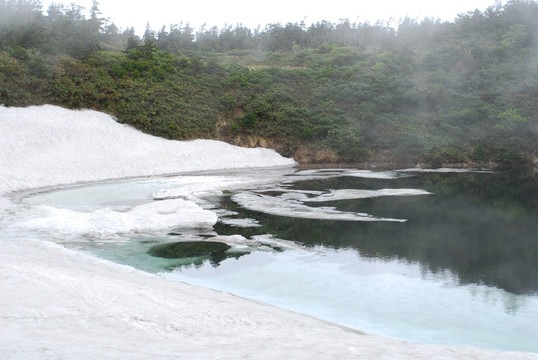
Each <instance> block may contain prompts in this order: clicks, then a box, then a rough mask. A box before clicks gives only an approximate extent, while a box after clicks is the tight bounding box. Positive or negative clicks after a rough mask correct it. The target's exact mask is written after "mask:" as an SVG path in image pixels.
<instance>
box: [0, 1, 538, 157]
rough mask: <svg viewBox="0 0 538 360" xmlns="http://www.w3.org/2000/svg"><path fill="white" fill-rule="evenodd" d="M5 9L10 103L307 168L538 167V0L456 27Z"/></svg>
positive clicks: (3, 85) (22, 5)
mask: <svg viewBox="0 0 538 360" xmlns="http://www.w3.org/2000/svg"><path fill="white" fill-rule="evenodd" d="M84 14H85V10H84V9H83V8H81V7H80V6H77V5H75V4H72V5H70V6H64V5H58V4H53V5H51V6H50V7H49V8H48V9H46V10H44V9H42V6H41V3H40V2H39V1H37V0H0V104H4V105H5V106H28V105H39V104H46V103H48V104H56V105H61V106H64V107H68V108H75V109H78V108H91V109H95V110H99V111H104V112H106V113H109V114H111V115H114V116H115V117H116V118H117V119H118V121H119V122H122V123H127V124H130V125H132V126H134V127H136V128H138V129H140V130H142V131H144V132H147V133H151V134H154V135H158V136H162V137H166V138H170V139H182V140H184V139H193V138H212V139H219V140H225V141H228V142H231V143H235V144H239V145H242V146H266V147H272V148H275V149H277V150H278V151H279V152H280V153H281V154H283V155H285V156H293V157H295V158H296V159H297V160H299V161H300V162H311V163H315V162H318V163H320V162H325V163H327V162H357V163H358V162H371V163H380V164H416V163H419V162H420V163H425V164H430V165H432V166H439V165H441V164H463V163H495V164H511V165H513V164H533V163H536V155H537V148H536V145H537V139H538V3H537V2H535V1H522V0H512V1H508V2H507V3H506V4H504V5H503V4H501V3H500V2H497V3H495V4H494V5H492V6H491V7H489V8H488V9H486V10H484V11H479V10H475V11H471V12H468V13H465V14H461V15H459V16H458V17H457V18H456V19H454V20H453V21H451V22H442V21H439V20H435V19H425V20H421V21H417V20H414V19H409V18H407V19H403V20H402V21H400V23H399V24H398V26H397V27H391V26H389V25H387V24H384V23H376V24H369V23H351V22H350V21H348V20H342V21H340V22H339V23H336V24H335V23H330V22H325V21H324V22H318V23H315V24H312V25H308V26H307V25H305V24H304V23H288V24H269V25H267V26H266V27H265V28H258V29H254V30H252V29H248V28H245V27H243V26H241V25H237V26H229V27H226V28H223V29H217V28H216V27H212V28H206V27H203V28H201V29H193V28H191V27H190V26H189V25H188V24H183V23H180V24H176V25H171V26H168V27H166V26H163V28H162V29H160V30H158V31H155V30H153V29H151V28H149V27H148V28H147V29H146V32H145V34H144V35H143V36H142V37H139V36H137V35H136V34H135V32H134V29H132V28H131V29H126V30H120V29H118V28H117V26H115V25H114V23H112V22H111V21H110V20H109V19H104V18H103V17H102V14H101V12H100V10H99V4H98V2H97V1H94V3H93V6H92V8H91V9H89V12H88V14H89V16H86V15H84Z"/></svg>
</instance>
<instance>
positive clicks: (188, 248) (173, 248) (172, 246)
mask: <svg viewBox="0 0 538 360" xmlns="http://www.w3.org/2000/svg"><path fill="white" fill-rule="evenodd" d="M230 248H231V246H229V245H227V244H225V243H221V242H217V241H181V242H173V243H166V244H160V245H156V246H153V247H152V248H151V249H149V251H148V254H150V255H152V256H157V257H162V258H166V259H177V258H189V257H200V256H207V255H211V256H215V255H218V254H222V253H224V252H225V251H226V250H228V249H230Z"/></svg>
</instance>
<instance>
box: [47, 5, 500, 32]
mask: <svg viewBox="0 0 538 360" xmlns="http://www.w3.org/2000/svg"><path fill="white" fill-rule="evenodd" d="M51 2H55V3H64V4H66V5H68V4H70V3H72V2H74V3H76V4H78V5H81V6H83V7H84V8H85V9H86V10H89V9H90V8H91V4H92V0H54V1H53V0H42V3H43V10H45V11H46V10H47V8H48V6H49V5H50V3H51ZM494 2H495V0H429V1H427V0H352V1H350V0H329V1H325V2H319V1H315V0H271V1H252V0H228V1H223V0H188V1H185V0H152V1H133V0H100V1H99V5H100V6H99V8H100V10H101V12H102V13H103V17H105V18H110V20H112V21H113V22H114V23H115V24H116V25H117V26H118V27H119V28H121V29H125V28H128V27H131V26H133V27H134V28H135V30H136V32H137V33H138V34H139V35H141V34H142V33H143V32H144V30H145V28H146V24H147V23H148V22H149V24H150V26H151V28H152V29H153V30H160V29H161V27H162V25H166V26H167V27H168V26H169V25H170V24H179V23H180V22H183V23H189V24H190V26H191V27H193V28H195V29H199V28H200V27H201V26H202V25H203V24H204V23H205V24H207V28H210V27H212V26H217V27H218V28H219V29H220V28H222V27H224V25H225V24H227V25H233V26H235V25H237V24H243V25H245V26H247V27H248V28H250V29H255V28H256V27H258V25H260V26H261V27H262V28H264V27H265V25H267V24H269V23H281V24H286V23H287V22H297V23H300V22H301V21H302V20H303V19H304V20H305V23H306V24H307V25H309V24H311V23H313V22H314V23H315V22H317V21H321V20H328V21H330V22H333V23H337V22H338V21H339V20H340V19H349V20H350V21H351V22H354V21H357V22H359V23H363V22H370V23H375V22H376V21H377V20H383V21H388V20H390V19H392V20H396V21H397V20H398V19H400V18H404V17H406V16H409V17H411V18H418V19H422V18H424V17H433V18H440V19H441V20H453V19H454V18H455V17H456V16H457V14H459V13H466V12H467V11H473V10H474V9H479V10H481V11H483V10H485V9H486V8H487V7H489V6H491V5H493V4H494ZM505 2H506V1H502V3H505Z"/></svg>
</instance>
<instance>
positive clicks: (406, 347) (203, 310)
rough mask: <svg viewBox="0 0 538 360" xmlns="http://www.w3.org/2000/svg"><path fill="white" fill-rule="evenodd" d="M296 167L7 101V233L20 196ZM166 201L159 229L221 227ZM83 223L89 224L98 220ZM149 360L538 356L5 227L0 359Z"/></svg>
mask: <svg viewBox="0 0 538 360" xmlns="http://www.w3.org/2000/svg"><path fill="white" fill-rule="evenodd" d="M292 165H294V162H293V161H292V160H290V159H284V158H282V157H280V156H279V155H278V154H276V153H275V152H273V151H270V150H264V149H240V148H237V147H233V146H231V145H227V144H223V143H219V142H214V141H201V140H199V141H192V142H174V141H167V140H163V139H159V138H155V137H151V136H148V135H144V134H142V133H139V132H137V131H135V130H133V129H131V128H128V127H125V126H123V125H119V124H117V123H116V122H115V121H114V120H113V119H112V118H110V117H109V116H107V115H105V114H101V113H97V112H93V111H70V110H64V109H61V108H58V107H53V106H43V107H31V108H26V109H20V108H5V107H1V106H0V195H1V194H3V196H2V197H0V227H5V226H6V224H8V223H9V222H10V219H11V217H12V216H13V214H14V213H15V212H20V211H25V209H24V208H23V209H21V207H24V205H19V204H17V203H13V202H12V201H11V198H10V197H9V196H8V194H7V193H8V192H11V191H16V190H22V189H29V188H36V187H43V186H54V185H58V184H72V183H77V182H84V181H95V180H103V179H111V178H124V177H132V176H146V175H156V174H165V173H179V172H189V171H198V170H212V169H226V168H248V167H266V166H292ZM163 195H165V196H163V197H164V198H167V199H168V200H164V203H162V204H160V205H159V206H164V207H163V208H162V209H159V211H160V213H161V215H162V216H163V218H162V219H160V220H159V221H160V224H162V223H163V222H164V223H166V222H167V221H168V217H167V215H168V214H170V213H173V212H175V211H182V209H184V208H186V209H188V212H189V213H192V214H193V216H194V217H195V218H196V219H200V220H199V221H200V222H201V223H202V225H201V226H204V225H203V224H205V223H204V221H205V220H207V219H208V220H207V221H209V222H208V223H207V224H206V225H210V224H211V222H212V221H214V218H213V220H211V219H210V217H211V216H214V214H212V213H210V212H207V210H204V209H202V208H200V207H197V205H196V204H195V203H194V202H192V201H189V200H188V199H185V198H182V199H176V198H175V197H176V196H180V197H184V196H183V195H184V194H163ZM171 195H173V196H171ZM339 196H340V195H339ZM355 196H356V194H355ZM360 196H362V195H360ZM163 204H164V205H163ZM147 206H152V205H144V204H141V205H139V206H138V207H136V208H135V209H137V210H135V211H134V212H133V211H131V212H122V214H124V216H125V219H123V220H121V221H120V225H121V226H126V227H127V230H129V229H131V228H130V227H129V226H128V224H136V226H141V225H144V226H147V227H148V228H149V229H151V227H152V226H153V225H152V222H151V219H145V216H144V214H146V211H147V210H152V211H151V212H152V213H154V211H153V210H155V209H147ZM40 211H50V212H51V214H50V216H51V217H54V213H53V212H54V210H51V209H41V210H40ZM119 213H120V211H119V210H118V211H115V210H111V216H110V219H111V220H110V221H118V219H117V216H116V215H118V214H119ZM64 215H65V213H63V215H62V217H59V218H63V216H64ZM101 215H102V214H101ZM108 215H109V214H105V218H107V217H108ZM49 220H50V217H49ZM74 221H79V222H87V223H88V224H89V225H88V226H90V227H91V226H92V222H91V218H90V219H86V218H79V219H74ZM100 221H101V220H100ZM197 221H198V220H197ZM126 224H127V225H126ZM34 225H35V224H34ZM37 225H38V224H37ZM133 226H134V225H133ZM76 228H77V229H78V228H80V226H77V227H76ZM4 230H6V231H4ZM66 232H69V230H68V229H67V230H66ZM499 326H502V324H499ZM148 358H151V359H217V358H218V359H238V358H248V359H251V358H252V359H311V358H315V359H538V354H531V353H523V352H501V351H495V350H487V349H473V348H457V347H449V346H432V345H421V344H412V343H406V342H402V341H397V340H391V339H387V338H381V337H374V336H369V335H365V334H362V333H360V332H357V331H354V330H350V329H346V328H343V327H340V326H337V325H334V324H330V323H327V322H323V321H321V320H317V319H314V318H311V317H308V316H304V315H300V314H296V313H293V312H289V311H285V310H281V309H278V308H275V307H272V306H268V305H265V304H261V303H257V302H254V301H250V300H246V299H243V298H239V297H237V296H234V295H231V294H227V293H222V292H217V291H213V290H209V289H205V288H200V287H195V286H191V285H188V284H185V283H180V282H174V281H169V280H166V279H164V278H162V277H159V276H156V275H150V274H147V273H144V272H141V271H138V270H135V269H133V268H131V267H128V266H122V265H118V264H115V263H112V262H109V261H105V260H101V259H97V258H94V257H91V256H89V255H87V254H83V253H79V252H76V251H73V250H69V249H66V248H64V247H62V246H60V245H58V244H54V243H52V242H48V241H43V240H40V239H34V238H28V237H24V236H22V235H21V234H19V233H18V232H16V231H13V230H12V229H9V231H7V227H5V228H4V229H0V359H148Z"/></svg>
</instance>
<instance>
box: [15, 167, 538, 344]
mask: <svg viewBox="0 0 538 360" xmlns="http://www.w3.org/2000/svg"><path fill="white" fill-rule="evenodd" d="M204 176H205V177H209V178H211V175H207V174H206V175H204ZM215 176H223V175H222V174H218V175H215ZM226 176H227V177H234V176H241V177H245V176H247V177H249V176H250V177H253V178H255V177H256V176H258V175H257V174H256V172H251V173H245V172H243V173H240V174H226ZM260 176H261V175H260ZM263 176H264V177H265V178H267V174H264V175H263ZM274 176H275V178H274V182H273V183H271V184H267V183H265V184H262V185H260V183H257V184H256V185H252V184H250V185H248V186H245V187H243V188H241V187H236V188H233V189H231V190H226V191H221V190H219V191H218V192H212V193H207V194H206V195H204V196H202V198H201V200H197V201H198V203H199V204H200V205H201V206H203V207H204V208H207V209H211V210H212V211H216V212H217V213H218V214H219V216H220V221H219V222H218V223H217V224H216V225H215V226H214V227H213V228H212V229H185V228H183V229H181V228H179V229H174V230H173V231H166V232H156V233H154V234H151V233H150V234H148V233H144V234H120V235H119V236H118V237H115V238H99V237H98V236H93V235H92V234H91V233H89V234H85V235H84V236H81V237H75V238H62V237H61V236H59V235H54V234H52V235H51V238H53V239H54V240H55V241H59V242H62V243H64V244H67V245H68V246H72V247H75V248H79V249H83V250H86V251H91V252H93V253H95V254H97V255H98V256H101V257H104V258H107V259H110V260H113V261H117V262H120V263H124V264H128V265H132V266H134V267H137V268H139V269H142V270H145V271H150V272H155V273H161V274H162V275H163V276H165V277H167V278H170V279H173V280H177V281H186V282H189V283H192V284H198V285H202V286H207V287H211V288H215V289H218V290H223V291H228V292H232V293H234V294H237V295H240V296H244V297H248V298H252V299H256V300H259V301H264V302H267V303H270V304H274V305H276V306H279V307H283V308H286V309H290V310H294V311H298V312H303V313H307V314H310V315H313V316H316V317H319V318H322V319H326V320H329V321H334V322H337V323H340V324H343V325H346V326H349V327H353V328H357V329H360V330H363V331H366V332H369V333H374V334H380V335H385V336H391V337H395V338H400V339H405V340H409V341H417V342H424V343H436V344H451V345H466V346H479V347H486V348H496V349H507V350H525V351H532V352H538V342H536V339H538V325H537V324H538V321H536V320H538V240H537V236H536V223H538V221H537V220H538V212H537V208H538V207H537V205H538V200H537V196H538V195H537V194H538V191H537V190H538V186H537V181H536V176H535V175H534V174H532V173H514V172H512V173H510V172H499V173H490V172H466V173H459V172H432V173H425V172H407V171H400V172H398V171H396V172H379V173H361V172H355V173H354V172H350V171H346V170H331V171H329V170H317V171H310V172H298V173H295V172H294V171H291V172H290V171H288V172H283V173H278V174H275V175H274ZM195 180H196V179H193V182H194V183H195V182H196V181H195ZM184 183H185V182H182V181H178V180H177V178H161V179H158V180H144V181H128V182H118V183H109V184H99V185H94V186H89V187H81V188H73V189H65V190H61V191H56V192H49V193H45V194H40V195H37V196H34V197H30V198H27V199H25V202H27V203H31V204H49V205H53V206H56V207H64V208H69V209H72V210H73V209H77V211H86V212H95V211H99V210H98V209H100V208H103V207H107V208H114V209H115V210H116V211H118V212H122V211H128V209H129V208H130V207H133V206H137V205H138V204H143V203H147V202H151V201H153V199H152V196H151V195H152V194H153V193H155V192H156V191H159V190H162V189H172V188H174V187H176V186H178V184H180V185H181V184H184ZM386 189H392V192H387V191H386ZM394 189H400V190H401V189H407V190H405V191H399V192H398V194H400V195H394V194H392V193H394ZM362 190H367V192H365V193H362V192H361V191H362ZM408 190H421V191H422V192H416V191H415V192H413V191H408ZM246 191H248V194H246V195H248V196H244V195H241V194H245V192H246ZM387 193H391V194H392V195H387ZM253 194H254V195H253ZM417 194H418V195H417ZM243 199H249V201H250V199H253V202H248V201H246V202H244V201H243ZM257 199H259V200H257ZM240 200H241V201H240ZM96 209H97V210H96ZM357 213H360V214H361V216H362V217H363V218H361V221H355V220H353V221H349V220H348V221H342V220H331V219H334V218H335V217H338V218H349V217H350V214H355V215H354V216H356V214H357ZM387 219H389V220H387ZM390 219H392V220H394V221H392V220H390ZM238 220H240V221H238ZM365 220H366V221H365ZM396 220H397V221H396ZM240 224H243V226H247V227H241V226H239V225H240ZM245 224H246V225H245ZM248 225H256V226H248ZM103 226H107V225H106V224H103ZM204 239H210V240H213V241H224V242H228V243H230V242H231V243H232V246H233V249H232V250H231V251H229V252H228V253H227V254H226V255H225V256H219V257H211V256H205V257H198V258H188V259H163V258H158V257H153V256H150V255H149V254H147V251H148V250H149V249H150V248H151V247H152V246H154V245H156V244H160V243H163V242H174V241H185V240H195V241H203V240H204Z"/></svg>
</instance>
